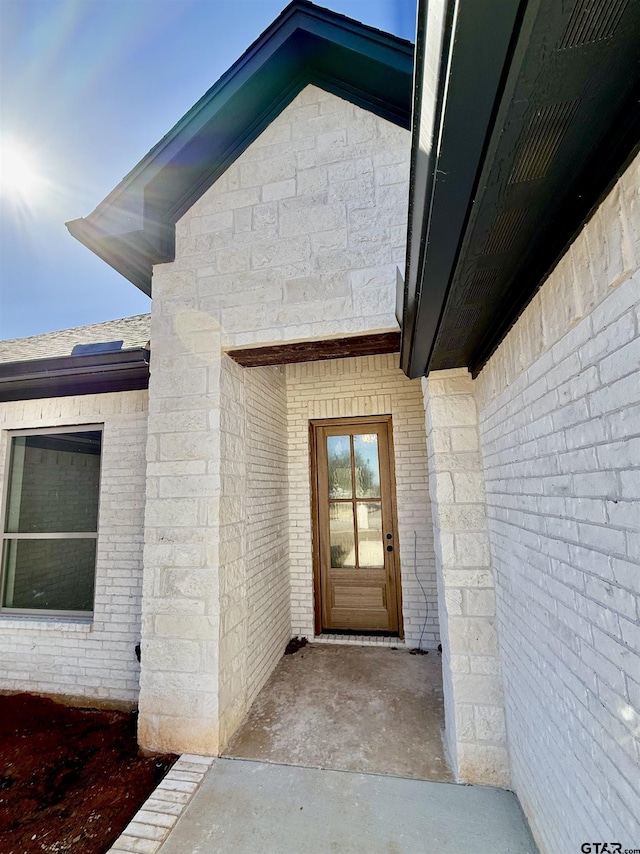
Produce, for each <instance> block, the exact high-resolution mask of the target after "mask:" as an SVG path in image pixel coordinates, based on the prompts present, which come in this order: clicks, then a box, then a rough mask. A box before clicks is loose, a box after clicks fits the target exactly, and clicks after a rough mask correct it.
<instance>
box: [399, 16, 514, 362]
mask: <svg viewBox="0 0 640 854" xmlns="http://www.w3.org/2000/svg"><path fill="white" fill-rule="evenodd" d="M524 5H525V3H518V2H508V1H507V2H501V3H495V2H494V0H446V2H445V6H444V15H443V16H442V18H439V19H437V18H435V17H434V16H433V15H430V14H429V9H428V6H429V3H428V0H420V2H419V6H418V36H417V39H416V77H415V91H414V114H413V148H412V156H411V168H412V180H411V185H410V186H411V194H410V201H409V232H408V245H407V266H406V275H405V282H404V297H403V324H402V344H401V354H400V362H401V367H402V369H403V371H404V372H405V373H406V374H407V376H409V377H410V378H411V379H415V378H417V377H421V376H424V375H425V374H427V373H428V368H429V363H430V360H431V355H432V353H433V347H434V345H435V341H436V335H437V331H438V328H439V326H440V322H441V319H442V315H443V312H444V308H445V304H446V300H447V296H448V289H449V283H450V280H451V274H452V270H453V268H454V266H455V263H456V260H457V257H458V252H459V247H460V244H461V242H462V237H463V234H464V230H465V227H466V224H467V219H468V215H469V210H470V206H471V203H472V201H473V196H474V190H475V185H476V181H477V176H478V173H479V170H480V165H481V163H482V159H483V156H484V153H485V149H486V146H487V139H488V136H489V134H490V132H491V129H492V126H493V121H494V119H495V113H496V109H497V105H498V103H499V100H500V95H501V92H502V88H503V86H504V76H505V70H506V68H507V66H508V63H509V60H510V57H511V54H512V51H513V48H514V43H515V40H516V37H517V33H518V30H519V25H520V20H521V14H522V7H523V6H524ZM429 27H432V28H440V30H441V35H440V39H439V41H440V42H441V45H442V48H441V54H440V64H439V68H438V75H437V82H436V87H435V88H434V90H432V91H428V90H425V87H424V84H423V70H424V63H425V61H426V57H425V46H426V45H427V44H428V43H429V42H430V41H431V40H432V39H433V40H438V39H437V37H434V36H433V35H431V34H430V33H429V32H428V29H429ZM425 114H430V115H432V116H433V119H432V121H430V122H429V124H428V126H427V127H425V126H424V116H425Z"/></svg>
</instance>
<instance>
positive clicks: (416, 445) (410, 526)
mask: <svg viewBox="0 0 640 854" xmlns="http://www.w3.org/2000/svg"><path fill="white" fill-rule="evenodd" d="M286 374H287V395H288V411H289V490H290V491H289V517H290V520H291V542H290V550H291V619H292V632H293V634H294V635H304V636H306V637H313V635H314V602H313V566H312V545H311V492H310V460H309V421H310V420H311V419H313V418H342V417H352V416H360V415H389V414H390V415H392V417H393V445H394V452H395V470H396V496H397V511H398V539H399V544H400V566H401V577H402V605H403V618H404V630H405V638H406V643H407V645H408V646H411V647H415V646H417V645H418V642H419V640H420V636H421V635H422V646H423V647H424V648H426V649H435V648H436V647H437V645H438V642H439V632H438V604H437V599H436V579H435V567H434V555H433V538H432V528H431V505H430V502H429V477H428V471H427V454H426V447H425V429H424V407H423V402H422V392H421V388H420V382H419V380H408V379H407V378H406V377H405V376H404V374H403V373H402V372H401V371H400V369H399V367H398V356H397V354H390V355H383V356H365V357H361V358H353V359H335V360H331V361H325V362H307V363H305V364H299V365H287V367H286ZM414 531H417V534H418V538H417V566H415V567H414ZM418 579H419V581H418ZM420 584H422V587H423V588H424V590H425V592H426V596H427V602H426V603H425V596H424V594H423V592H422V589H421V587H420Z"/></svg>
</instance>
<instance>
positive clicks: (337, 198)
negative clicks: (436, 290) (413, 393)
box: [153, 86, 410, 346]
mask: <svg viewBox="0 0 640 854" xmlns="http://www.w3.org/2000/svg"><path fill="white" fill-rule="evenodd" d="M409 156H410V134H409V132H408V131H406V130H404V129H402V128H399V127H397V126H396V125H393V124H391V123H390V122H387V121H385V120H384V119H381V118H378V117H377V116H374V115H373V114H371V113H369V112H367V111H366V110H363V109H361V108H360V107H356V106H354V105H353V104H350V103H348V102H347V101H344V100H342V99H341V98H338V97H336V96H335V95H331V94H329V93H328V92H324V91H323V90H321V89H318V88H317V87H315V86H307V87H306V88H305V89H304V90H303V91H302V92H301V93H300V94H299V95H298V96H297V97H296V98H295V99H294V100H293V101H292V103H291V104H289V106H288V107H286V108H285V109H284V110H283V112H282V113H281V114H280V115H279V116H277V117H276V119H274V121H273V122H272V124H271V125H270V126H269V127H268V128H267V129H266V130H265V131H264V132H263V133H262V134H261V135H260V137H259V138H258V139H257V140H256V141H255V142H253V143H252V144H251V145H250V146H249V148H248V149H247V150H246V151H245V152H244V153H243V154H241V155H240V157H239V158H238V159H237V160H236V162H235V163H234V164H233V165H232V166H231V167H230V168H229V169H228V170H227V171H226V172H225V173H224V175H222V176H221V177H220V178H219V179H218V180H217V181H216V183H215V184H214V185H213V186H212V187H211V188H210V189H209V190H207V192H206V193H204V194H203V196H202V197H201V198H200V199H199V200H198V201H197V202H196V203H195V204H194V205H193V207H192V208H191V209H190V210H189V211H188V212H187V213H186V214H185V215H184V216H183V217H182V219H181V220H180V221H179V222H178V223H177V226H176V260H175V261H174V262H173V263H172V264H165V265H160V266H157V267H155V269H154V284H153V287H154V298H155V296H156V295H157V293H158V292H160V289H162V293H163V303H164V304H165V306H166V307H165V308H164V309H163V310H162V311H163V313H169V314H170V313H171V306H172V305H173V306H175V308H176V309H180V308H183V307H184V301H183V297H185V296H187V295H188V297H189V299H190V307H191V308H197V310H198V311H201V312H204V313H206V315H207V316H208V317H210V318H212V319H214V320H215V322H216V323H217V324H218V326H219V329H220V330H221V332H222V343H223V345H224V346H242V345H245V344H255V343H270V342H275V341H284V340H293V339H307V338H314V337H317V338H326V337H332V336H333V337H335V336H338V335H342V334H345V333H358V332H365V331H371V330H388V329H397V323H396V320H395V281H396V267H397V266H400V267H403V266H404V257H405V240H406V220H407V199H408V193H409ZM173 298H175V300H173V302H172V299H173ZM167 299H168V300H169V302H167ZM155 311H157V309H156V307H155V304H154V312H155Z"/></svg>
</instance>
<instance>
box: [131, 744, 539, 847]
mask: <svg viewBox="0 0 640 854" xmlns="http://www.w3.org/2000/svg"><path fill="white" fill-rule="evenodd" d="M136 850H137V849H136ZM140 850H141V849H140ZM160 852H161V854H445V852H446V854H536V852H537V849H536V847H535V844H534V843H533V841H532V839H531V836H530V834H529V830H528V828H527V825H526V822H525V820H524V817H523V815H522V812H521V810H520V807H519V805H518V802H517V800H516V798H515V796H514V795H513V794H511V793H510V792H506V791H504V790H501V789H492V788H488V787H484V786H457V785H453V784H447V783H432V782H426V781H423V780H406V779H399V778H397V777H389V776H379V775H374V774H359V773H353V772H344V771H321V770H318V769H312V768H294V767H289V766H285V765H272V764H266V763H261V762H251V761H245V760H230V759H219V760H217V761H216V762H215V764H214V765H213V767H212V768H211V770H209V771H208V772H207V774H206V776H205V777H204V780H203V782H202V784H201V785H200V788H199V789H198V791H197V792H196V793H195V795H194V797H193V799H192V800H191V802H190V803H189V805H188V806H187V808H186V810H185V812H184V813H183V815H182V817H181V818H180V819H179V820H178V823H177V824H176V826H175V827H174V829H173V830H172V831H171V833H170V834H169V837H168V839H167V840H166V842H164V844H163V845H162V847H161V849H160Z"/></svg>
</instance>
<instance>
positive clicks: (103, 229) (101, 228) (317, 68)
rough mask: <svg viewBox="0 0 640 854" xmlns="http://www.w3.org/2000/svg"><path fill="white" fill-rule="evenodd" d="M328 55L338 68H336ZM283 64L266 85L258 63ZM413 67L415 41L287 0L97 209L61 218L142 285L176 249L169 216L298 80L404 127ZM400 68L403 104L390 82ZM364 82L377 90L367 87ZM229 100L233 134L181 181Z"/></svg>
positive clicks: (250, 136) (248, 138) (191, 198)
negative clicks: (192, 152)
mask: <svg viewBox="0 0 640 854" xmlns="http://www.w3.org/2000/svg"><path fill="white" fill-rule="evenodd" d="M310 39H312V40H315V43H316V45H318V46H319V47H320V51H319V52H318V51H316V52H313V51H312V52H311V53H310V54H308V53H305V50H304V48H305V47H306V46H308V43H309V40H310ZM362 62H369V63H373V64H374V66H375V67H376V68H377V69H378V70H377V73H376V74H375V75H374V78H375V82H374V83H371V82H370V80H368V79H367V80H364V81H363V80H362V79H361V78H362V75H361V74H359V68H360V67H361V65H362ZM332 65H335V66H336V68H337V69H340V70H339V71H336V73H335V75H333V74H332V73H331V69H332ZM285 67H286V68H287V69H288V70H289V72H290V76H289V77H288V78H287V79H286V81H285V80H282V81H279V85H278V86H276V87H274V86H271V89H270V88H269V87H268V86H266V85H265V79H266V78H265V74H264V72H265V68H270V69H272V70H274V73H279V74H280V76H282V73H283V72H282V69H283V68H285ZM278 69H279V72H278ZM412 70H413V46H412V45H411V44H410V43H409V42H407V41H406V40H404V39H400V38H398V37H396V36H392V35H390V34H388V33H383V32H381V31H379V30H375V29H374V28H372V27H367V26H366V25H363V24H360V23H359V22H357V21H353V20H350V19H349V18H345V17H344V16H342V15H338V14H336V13H334V12H331V11H329V10H327V9H323V8H320V7H315V6H313V5H312V4H310V3H306V2H302V0H294V2H293V3H291V4H290V5H289V6H288V7H287V8H286V9H285V10H284V12H283V13H282V14H281V15H280V16H279V17H278V18H277V19H276V21H274V23H273V24H271V25H270V27H268V28H267V30H265V32H264V33H263V34H262V35H261V36H259V38H258V39H257V40H256V41H255V42H254V43H253V44H252V45H251V46H250V47H249V49H248V50H247V51H246V52H245V53H244V54H243V55H242V56H241V57H240V59H238V60H237V62H235V63H234V64H233V66H231V68H230V69H229V70H228V71H227V72H225V74H223V75H222V77H221V78H220V79H219V80H218V82H217V83H215V84H214V86H213V87H212V88H211V89H210V90H209V91H208V92H207V93H205V95H204V96H203V97H202V98H201V99H200V100H199V101H198V102H197V103H196V104H195V105H194V106H193V107H192V108H191V109H190V110H189V111H188V112H187V113H186V114H185V116H184V117H183V118H182V119H180V121H179V122H178V123H177V124H176V125H175V126H174V127H173V128H172V129H171V130H170V131H169V132H168V133H167V134H166V135H165V136H164V137H163V138H162V139H161V140H160V141H159V142H158V143H157V144H156V145H155V146H154V147H153V148H152V149H151V151H150V152H149V153H148V154H147V155H146V156H145V157H144V158H143V159H142V160H141V161H140V163H139V164H138V165H137V166H135V167H134V168H133V169H132V170H131V171H130V172H129V173H128V175H126V176H125V178H124V179H123V180H122V181H121V182H120V184H119V185H118V186H117V187H116V188H115V189H114V190H113V191H112V192H111V193H110V194H109V195H108V196H107V197H106V198H105V199H104V200H103V201H102V202H101V203H100V204H99V205H98V207H97V208H96V209H95V211H94V212H93V213H92V214H90V215H89V216H88V217H86V218H81V219H77V220H72V221H71V222H68V223H67V228H68V229H69V232H70V233H71V234H72V235H73V236H74V237H75V238H76V239H78V240H79V241H80V242H81V243H83V244H84V245H85V246H87V248H89V249H90V250H91V251H93V252H95V253H96V254H97V255H98V256H99V257H100V258H102V260H104V261H106V263H108V264H109V265H110V266H112V267H113V268H114V269H116V270H117V271H118V272H120V273H121V274H122V275H124V276H125V278H127V279H129V281H131V282H132V283H133V284H135V285H136V286H137V287H138V288H140V289H141V290H142V291H144V293H146V294H148V295H150V294H151V273H152V267H153V265H154V264H157V263H166V262H167V261H171V260H173V258H174V254H175V245H174V244H175V222H176V221H177V219H179V217H180V216H181V215H182V214H183V213H184V212H185V210H187V209H188V208H189V207H190V206H191V205H192V204H193V203H194V202H195V201H196V200H197V198H199V197H200V196H201V195H202V193H204V192H205V191H206V189H207V188H208V187H209V186H211V184H212V183H213V181H215V180H216V178H217V177H219V176H220V175H221V174H222V172H224V170H225V169H227V168H228V167H229V165H230V164H231V163H232V162H233V161H234V160H235V159H236V158H237V157H238V156H239V155H240V154H241V153H242V152H243V151H244V150H245V149H246V148H247V147H248V146H249V145H250V144H251V142H253V141H254V140H255V139H256V138H257V136H258V135H259V134H260V133H261V132H262V131H263V130H264V129H265V128H266V127H267V126H268V124H269V123H270V122H271V121H272V120H273V118H275V116H276V115H277V114H278V113H279V112H280V111H281V110H282V109H283V108H284V107H285V106H286V105H287V104H288V103H290V101H291V100H292V99H293V98H294V97H295V95H296V94H297V92H299V91H300V89H301V88H302V87H303V86H304V85H305V84H306V83H310V82H316V83H318V84H319V85H321V86H323V87H324V88H328V89H329V90H330V91H333V92H335V93H336V94H340V95H341V96H343V97H346V98H347V99H349V100H351V101H352V102H354V103H358V105H359V106H363V107H365V108H367V109H370V110H371V111H372V112H374V113H376V114H378V115H381V116H383V117H384V118H387V119H388V120H389V121H392V122H394V123H395V124H399V125H400V126H403V127H407V128H408V127H409V121H410V104H411V97H410V81H411V75H412ZM267 77H268V75H267ZM359 78H360V79H359ZM403 78H404V79H406V104H405V103H404V98H405V95H404V94H402V93H401V92H400V91H399V89H398V87H399V84H400V81H402V79H403ZM372 86H373V87H374V88H375V87H379V91H377V90H376V91H372V90H371V91H368V89H369V90H370V89H371V87H372ZM403 86H404V84H403ZM400 89H401V90H402V89H403V87H402V86H401V87H400ZM272 90H273V91H272ZM250 91H251V96H250V97H248V94H249V92H250ZM258 96H259V97H258ZM260 98H261V99H262V103H260ZM256 99H258V100H257V101H256ZM247 105H249V106H247ZM251 105H253V106H251ZM227 108H229V109H231V108H232V109H233V111H234V112H239V114H240V119H239V120H237V126H238V130H237V132H236V134H235V136H234V137H233V139H232V140H230V141H229V143H228V144H227V145H226V147H224V149H223V150H220V151H219V152H218V153H217V154H215V155H212V158H211V161H210V162H207V163H206V165H204V166H203V168H199V169H198V170H195V171H192V172H190V173H189V176H188V177H187V178H186V179H184V181H182V183H181V179H180V174H181V173H182V172H183V166H182V165H181V164H182V163H183V160H184V156H185V152H186V151H187V149H189V147H190V146H194V145H195V146H196V148H197V145H198V139H199V137H200V136H201V135H202V136H203V137H206V135H207V134H210V133H211V129H212V127H215V122H216V118H217V116H218V115H220V114H221V111H222V112H223V111H224V110H225V109H227ZM181 158H182V159H181ZM185 181H186V183H185Z"/></svg>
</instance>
